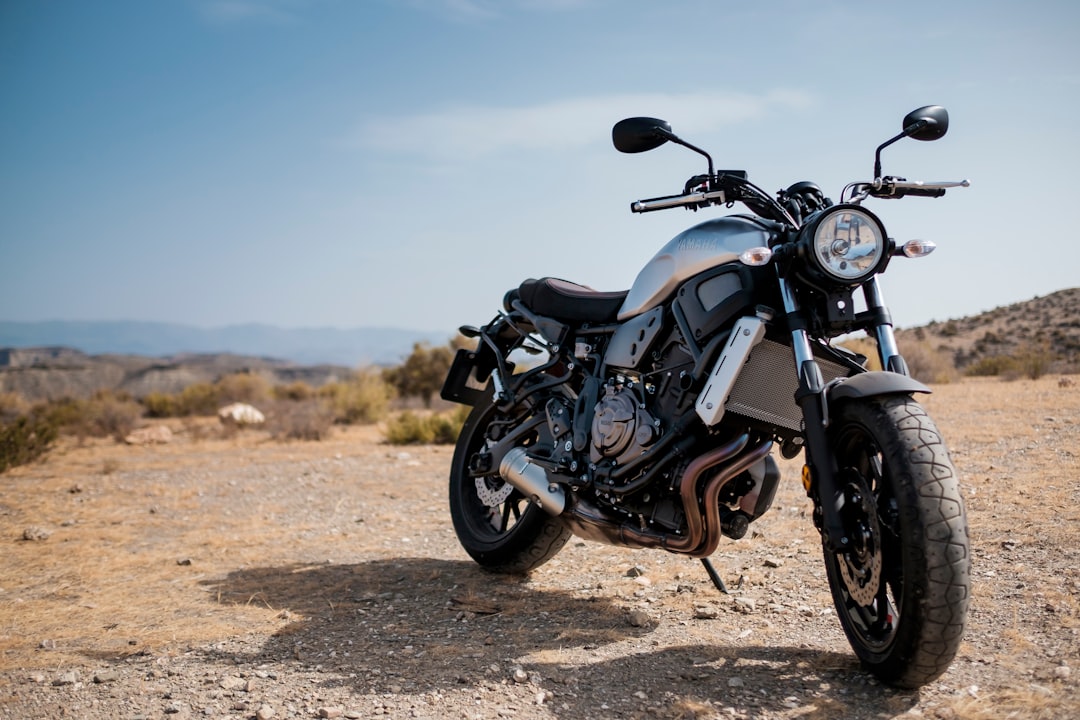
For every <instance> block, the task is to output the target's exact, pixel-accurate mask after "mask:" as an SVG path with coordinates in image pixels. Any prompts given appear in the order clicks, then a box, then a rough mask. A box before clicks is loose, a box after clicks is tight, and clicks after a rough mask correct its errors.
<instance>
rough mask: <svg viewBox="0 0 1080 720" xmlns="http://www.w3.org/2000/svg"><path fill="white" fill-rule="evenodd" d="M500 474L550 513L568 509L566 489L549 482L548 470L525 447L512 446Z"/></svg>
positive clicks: (502, 464) (501, 464) (501, 466)
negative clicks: (531, 456)
mask: <svg viewBox="0 0 1080 720" xmlns="http://www.w3.org/2000/svg"><path fill="white" fill-rule="evenodd" d="M499 475H501V476H502V479H503V480H505V481H506V482H508V483H510V484H511V485H513V486H514V487H515V488H517V489H518V490H519V491H521V494H522V495H524V496H525V497H527V498H529V499H530V500H532V501H533V502H534V503H536V504H537V505H539V506H540V507H541V508H542V509H543V510H544V511H545V512H546V513H548V514H549V515H561V514H562V511H563V510H565V509H566V491H565V490H563V488H562V487H560V486H559V485H558V484H556V483H553V482H548V476H547V470H544V468H542V467H540V466H539V465H537V464H535V463H534V462H533V461H532V460H530V459H529V456H528V455H527V454H526V453H525V448H522V447H515V448H511V449H510V450H509V451H508V452H507V453H506V454H505V455H503V459H502V462H500V463H499Z"/></svg>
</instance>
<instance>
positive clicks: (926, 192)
mask: <svg viewBox="0 0 1080 720" xmlns="http://www.w3.org/2000/svg"><path fill="white" fill-rule="evenodd" d="M944 194H945V188H897V190H896V194H895V195H894V196H893V197H903V196H905V195H914V196H916V197H941V196H942V195H944Z"/></svg>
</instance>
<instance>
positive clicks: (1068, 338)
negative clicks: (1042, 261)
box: [897, 288, 1080, 372]
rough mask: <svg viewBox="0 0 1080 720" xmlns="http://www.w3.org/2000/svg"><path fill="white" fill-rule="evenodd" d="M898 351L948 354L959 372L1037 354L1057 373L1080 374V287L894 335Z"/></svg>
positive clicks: (902, 331) (901, 331)
mask: <svg viewBox="0 0 1080 720" xmlns="http://www.w3.org/2000/svg"><path fill="white" fill-rule="evenodd" d="M897 340H898V341H899V343H900V349H901V351H904V348H905V347H906V346H907V345H908V344H910V343H913V342H918V343H925V344H926V345H928V346H929V347H930V348H931V349H933V350H935V351H939V352H945V353H948V354H949V355H951V357H952V360H953V363H954V365H955V366H956V368H957V369H959V370H961V371H963V370H965V369H968V368H970V367H972V366H975V365H978V364H979V363H984V362H986V360H987V359H990V358H995V357H1009V356H1017V355H1022V354H1024V353H1032V352H1034V353H1040V354H1044V355H1045V356H1046V357H1048V358H1052V359H1053V364H1054V365H1055V366H1056V368H1057V369H1059V370H1061V371H1071V372H1076V371H1077V370H1080V288H1070V289H1068V290H1060V291H1058V292H1055V293H1051V294H1050V295H1044V296H1041V297H1036V298H1033V299H1031V300H1026V301H1024V302H1019V303H1014V304H1012V305H1006V306H1003V307H998V308H995V309H993V310H989V311H987V312H984V313H980V314H978V315H972V316H970V317H965V318H959V319H955V320H946V321H944V322H932V323H929V324H927V325H924V326H922V327H917V328H912V329H908V330H900V331H898V332H897Z"/></svg>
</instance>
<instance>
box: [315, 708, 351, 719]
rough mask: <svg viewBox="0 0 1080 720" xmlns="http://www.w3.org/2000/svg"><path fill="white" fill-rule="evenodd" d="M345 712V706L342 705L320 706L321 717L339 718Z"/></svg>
mask: <svg viewBox="0 0 1080 720" xmlns="http://www.w3.org/2000/svg"><path fill="white" fill-rule="evenodd" d="M344 714H345V708H343V707H341V706H340V705H335V706H333V707H321V708H319V717H321V718H339V717H341V716H343V715H344Z"/></svg>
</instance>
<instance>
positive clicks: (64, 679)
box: [52, 670, 79, 687]
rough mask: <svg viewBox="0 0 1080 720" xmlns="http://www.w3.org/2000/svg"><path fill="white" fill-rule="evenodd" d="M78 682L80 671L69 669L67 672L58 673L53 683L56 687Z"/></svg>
mask: <svg viewBox="0 0 1080 720" xmlns="http://www.w3.org/2000/svg"><path fill="white" fill-rule="evenodd" d="M77 682H79V671H78V670H68V671H67V672H65V673H61V674H60V675H58V676H57V678H56V679H55V680H53V681H52V684H53V685H55V686H56V687H61V686H64V685H74V684H75V683H77Z"/></svg>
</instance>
